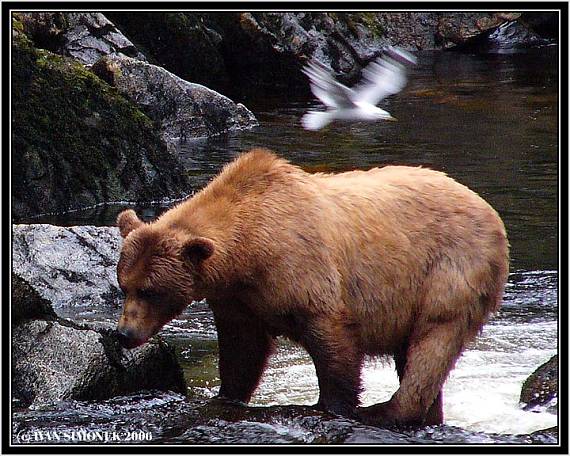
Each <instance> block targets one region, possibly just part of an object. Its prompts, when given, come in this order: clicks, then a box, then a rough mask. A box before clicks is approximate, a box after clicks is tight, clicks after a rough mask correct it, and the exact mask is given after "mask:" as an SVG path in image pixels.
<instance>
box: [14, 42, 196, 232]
mask: <svg viewBox="0 0 570 456" xmlns="http://www.w3.org/2000/svg"><path fill="white" fill-rule="evenodd" d="M11 80H12V92H11V94H12V151H11V158H12V163H11V169H12V217H13V220H15V221H18V220H22V219H23V218H28V217H32V216H35V215H39V214H45V213H56V212H63V211H68V210H71V209H80V208H85V207H89V206H93V205H95V204H101V203H105V202H114V201H133V202H134V201H138V202H148V201H156V200H161V199H165V198H180V197H182V196H184V195H186V194H187V193H188V192H189V188H190V183H189V179H188V176H187V174H186V173H185V171H184V168H183V166H182V164H181V162H180V161H179V159H178V157H177V156H176V154H175V151H174V150H171V149H170V148H169V147H167V145H166V144H165V143H164V142H163V141H162V140H161V138H160V136H159V134H158V132H157V131H156V130H155V128H154V125H153V122H152V121H151V120H150V119H149V118H148V117H147V116H146V115H145V114H144V113H143V112H141V111H140V110H139V109H138V108H136V107H135V106H134V105H133V104H132V103H131V102H129V101H128V100H126V99H125V98H124V97H123V96H121V95H120V94H119V93H117V91H116V89H114V88H112V87H110V86H109V85H108V84H107V83H105V82H103V81H101V80H100V79H99V78H98V77H97V76H95V75H94V74H93V73H92V72H90V71H88V70H86V69H85V68H84V67H83V65H81V64H79V63H77V62H75V61H73V60H71V59H69V58H65V57H61V56H58V55H55V54H53V53H51V52H49V51H44V50H38V49H34V48H32V47H30V46H28V45H26V42H25V41H24V40H15V41H14V46H13V47H12V79H11Z"/></svg>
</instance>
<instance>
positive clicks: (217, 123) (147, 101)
mask: <svg viewBox="0 0 570 456" xmlns="http://www.w3.org/2000/svg"><path fill="white" fill-rule="evenodd" d="M93 71H94V72H95V73H96V74H97V75H99V76H101V77H102V78H105V79H106V80H107V81H108V82H109V83H110V84H111V85H112V86H114V87H116V88H117V90H118V91H119V92H120V93H121V94H123V95H125V96H126V97H128V98H129V99H130V100H131V101H133V102H134V103H135V104H136V105H137V106H139V107H140V108H141V109H142V110H143V111H144V112H145V113H146V114H147V115H148V116H149V117H150V118H151V119H153V120H154V121H155V122H156V123H157V124H158V126H159V128H160V131H161V135H162V137H163V139H164V140H165V141H168V142H174V141H179V140H182V141H185V140H187V139H190V138H200V137H205V136H212V135H217V134H220V133H226V132H229V131H235V130H241V129H244V128H251V127H253V126H255V125H257V121H256V119H255V116H254V115H253V114H252V113H251V111H249V110H248V109H247V108H246V107H245V106H244V105H242V104H241V103H238V104H236V103H234V102H233V101H232V100H230V99H229V98H227V97H225V96H223V95H220V94H219V93H217V92H215V91H213V90H211V89H209V88H207V87H204V86H202V85H199V84H193V83H191V82H188V81H185V80H183V79H181V78H179V77H178V76H176V75H174V74H172V73H170V72H169V71H167V70H165V69H164V68H161V67H159V66H156V65H151V64H149V63H145V62H141V61H140V60H136V59H132V58H130V57H119V56H108V57H105V58H103V59H102V60H100V61H99V62H97V63H96V64H95V65H94V67H93Z"/></svg>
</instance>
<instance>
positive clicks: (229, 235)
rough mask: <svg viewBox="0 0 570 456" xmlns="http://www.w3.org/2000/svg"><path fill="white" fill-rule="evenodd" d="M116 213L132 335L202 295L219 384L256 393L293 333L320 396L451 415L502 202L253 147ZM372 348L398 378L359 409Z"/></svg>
mask: <svg viewBox="0 0 570 456" xmlns="http://www.w3.org/2000/svg"><path fill="white" fill-rule="evenodd" d="M118 225H119V227H120V231H121V234H122V235H123V237H125V240H124V245H123V248H122V252H121V258H120V261H119V264H118V277H119V283H120V285H121V287H122V289H123V290H124V291H125V293H126V300H125V305H124V310H123V315H122V316H121V319H120V321H119V327H118V330H119V332H120V334H121V335H122V336H121V337H122V339H123V343H124V345H125V346H128V347H133V346H137V345H140V344H141V343H143V342H145V341H146V340H147V339H148V338H149V337H150V336H151V335H153V334H155V333H156V332H157V331H158V330H159V329H160V328H161V327H162V325H164V324H165V323H166V322H168V321H169V320H171V319H172V318H173V317H175V316H176V315H177V314H178V313H180V312H181V311H182V310H183V309H184V308H185V307H186V306H187V305H188V304H189V303H190V302H191V301H192V300H199V299H203V298H206V299H207V302H208V304H209V305H210V307H211V308H212V310H213V313H214V317H215V322H216V327H217V331H218V341H219V348H220V360H219V369H220V377H221V382H222V384H221V389H220V396H222V397H227V398H230V399H235V400H239V401H244V402H247V401H248V400H249V399H250V397H251V395H252V393H253V391H254V389H255V388H256V386H257V384H258V381H259V379H260V377H261V374H262V372H263V370H264V367H265V365H266V361H267V358H268V356H269V354H270V353H271V350H272V347H273V339H274V337H275V336H277V335H284V336H287V337H289V338H291V339H293V340H295V341H297V342H298V343H300V344H301V345H302V346H303V347H305V348H306V350H307V351H308V353H309V354H310V356H311V357H312V359H313V361H314V364H315V367H316V371H317V376H318V381H319V388H320V396H319V401H318V403H317V406H318V407H320V408H322V409H325V410H329V411H332V412H336V413H339V414H343V415H348V416H357V417H359V418H360V419H361V420H362V421H364V422H367V423H372V424H382V425H385V424H394V423H395V424H422V423H423V424H434V423H441V422H442V420H443V414H442V396H441V388H442V385H443V383H444V381H445V379H446V377H447V375H448V373H449V371H450V370H451V368H452V367H453V364H454V362H455V360H456V359H457V357H458V356H459V354H460V353H461V351H462V350H463V348H464V347H465V344H466V343H467V342H469V341H470V340H472V339H473V338H474V336H475V335H476V334H477V333H478V332H479V330H480V329H481V327H482V325H483V324H484V323H485V322H486V320H487V319H488V317H489V316H490V315H491V314H492V313H493V312H495V311H496V310H497V309H498V308H499V306H500V303H501V298H502V294H503V288H504V284H505V281H506V279H507V273H508V242H507V238H506V234H505V228H504V226H503V223H502V222H501V219H500V218H499V216H498V215H497V213H496V212H495V211H494V210H493V209H492V208H491V207H490V206H489V205H488V204H487V203H486V202H485V201H484V200H483V199H481V198H480V197H479V196H478V195H477V194H475V193H474V192H472V191H471V190H469V189H468V188H466V187H465V186H463V185H461V184H458V183H457V182H455V181H454V180H453V179H451V178H449V177H447V176H446V175H445V174H443V173H441V172H436V171H431V170H428V169H422V168H415V167H405V166H386V167H384V168H379V169H378V168H375V169H371V170H369V171H351V172H345V173H341V174H323V173H318V174H309V173H306V172H304V171H303V170H302V169H300V168H299V167H297V166H294V165H292V164H290V163H288V162H287V161H285V160H283V159H280V158H278V157H277V156H276V155H274V154H273V153H271V152H270V151H266V150H262V149H257V150H253V151H251V152H249V153H246V154H244V155H242V156H240V157H239V158H238V159H236V160H235V161H234V162H232V163H230V164H229V165H227V166H226V167H225V168H224V170H223V171H222V172H221V173H220V174H219V175H218V176H217V177H216V178H215V179H214V180H213V181H212V182H211V183H210V184H209V185H208V186H207V187H206V188H204V189H203V190H202V191H201V192H199V193H197V194H196V195H195V196H193V197H192V198H190V199H188V200H186V201H184V202H182V203H181V204H179V205H177V206H176V207H174V208H172V209H170V210H169V211H167V212H166V213H164V214H163V215H162V216H160V217H159V218H158V219H157V220H156V221H154V222H152V223H143V222H142V221H141V220H139V219H138V218H137V216H136V214H135V213H134V211H132V210H127V211H124V212H122V213H121V214H120V215H119V217H118ZM366 354H369V355H392V356H393V357H394V359H395V362H396V369H397V372H398V375H399V378H400V388H399V389H398V391H397V392H396V393H395V394H394V395H393V397H392V398H391V399H390V400H389V401H388V402H385V403H382V404H377V405H374V406H372V407H367V408H357V405H358V395H359V392H360V370H361V367H362V361H363V357H364V355H366Z"/></svg>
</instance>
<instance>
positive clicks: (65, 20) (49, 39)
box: [15, 12, 146, 65]
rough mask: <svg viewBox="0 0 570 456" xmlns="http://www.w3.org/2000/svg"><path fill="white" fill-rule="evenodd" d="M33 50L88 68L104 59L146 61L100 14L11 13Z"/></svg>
mask: <svg viewBox="0 0 570 456" xmlns="http://www.w3.org/2000/svg"><path fill="white" fill-rule="evenodd" d="M15 14H16V20H18V21H20V23H21V24H22V25H23V27H22V31H23V32H24V33H25V34H26V35H27V36H28V37H29V38H30V39H31V41H32V43H34V45H35V46H36V47H39V48H44V49H48V50H50V51H52V52H56V53H58V54H61V55H65V56H69V57H73V58H74V59H76V60H78V61H79V62H81V63H83V64H86V65H90V64H93V63H95V62H96V61H97V60H99V59H100V58H101V57H103V56H105V55H126V56H130V57H134V58H137V59H140V60H146V57H145V56H144V55H143V54H142V53H141V52H140V51H139V50H138V49H137V48H136V47H135V46H134V45H133V43H131V42H130V41H129V40H128V38H126V37H125V36H124V35H123V34H122V33H121V32H120V31H119V30H118V29H117V27H115V25H114V24H113V23H112V22H111V21H109V20H108V19H107V18H106V17H105V16H104V15H103V14H101V13H71V12H69V13H64V12H57V13H39V12H30V13H15Z"/></svg>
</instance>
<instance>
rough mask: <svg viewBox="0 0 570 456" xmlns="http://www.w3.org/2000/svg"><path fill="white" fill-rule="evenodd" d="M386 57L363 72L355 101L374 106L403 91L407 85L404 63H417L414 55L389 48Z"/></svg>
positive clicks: (356, 89)
mask: <svg viewBox="0 0 570 456" xmlns="http://www.w3.org/2000/svg"><path fill="white" fill-rule="evenodd" d="M384 52H385V53H384V56H383V57H381V58H379V59H378V60H376V61H375V62H372V63H370V64H368V66H367V67H366V68H364V70H362V76H363V80H362V82H360V83H359V84H358V86H356V88H355V92H356V93H355V95H354V97H355V98H354V99H355V101H363V102H366V103H370V104H373V105H376V104H378V102H379V101H380V100H382V99H383V98H386V97H387V96H388V95H392V94H395V93H398V92H399V91H401V90H402V89H403V88H404V86H405V85H406V80H407V79H406V68H405V66H404V63H411V64H414V63H416V59H415V57H414V56H413V55H411V54H409V53H407V52H405V51H403V50H401V49H396V48H392V47H390V48H387V49H386V50H385V51H384Z"/></svg>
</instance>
